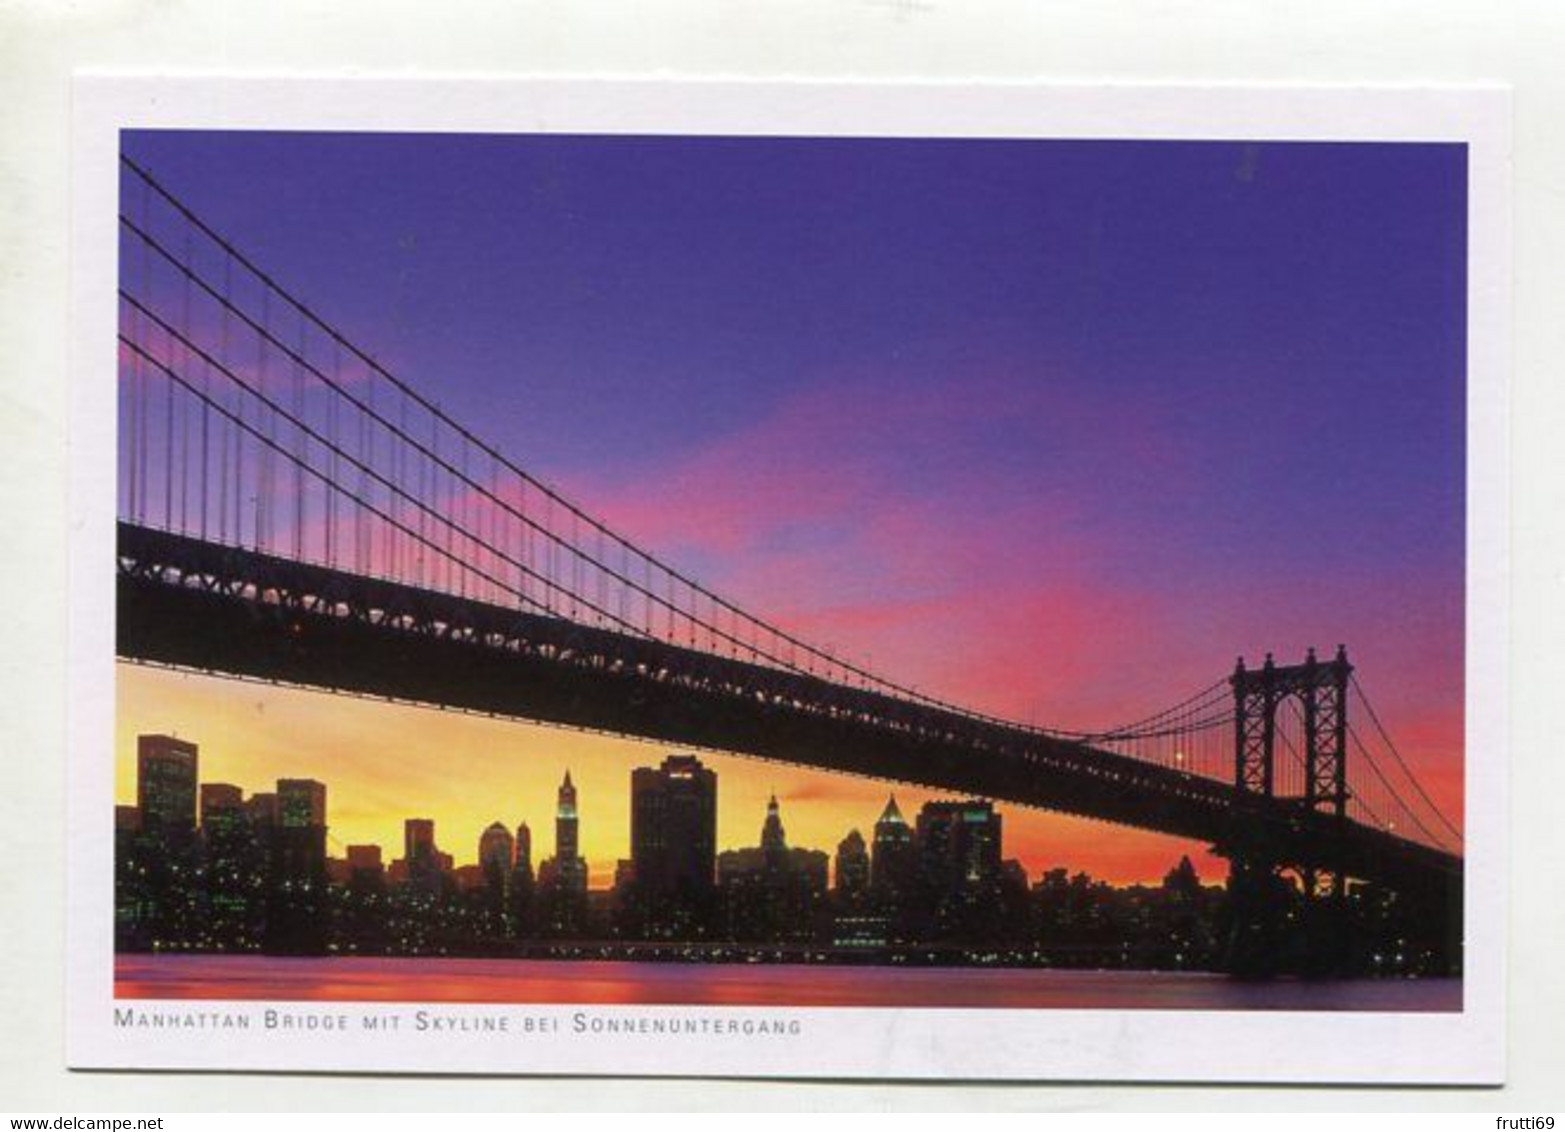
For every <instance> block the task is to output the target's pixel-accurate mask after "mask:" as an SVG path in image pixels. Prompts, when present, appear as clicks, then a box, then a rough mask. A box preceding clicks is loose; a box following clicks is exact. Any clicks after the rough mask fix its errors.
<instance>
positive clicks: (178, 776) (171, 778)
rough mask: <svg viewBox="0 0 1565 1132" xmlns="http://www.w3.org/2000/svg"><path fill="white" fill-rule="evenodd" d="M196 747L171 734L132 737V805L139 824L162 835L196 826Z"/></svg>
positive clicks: (191, 828) (185, 832)
mask: <svg viewBox="0 0 1565 1132" xmlns="http://www.w3.org/2000/svg"><path fill="white" fill-rule="evenodd" d="M196 763H197V747H196V745H195V744H194V743H187V742H185V741H184V740H183V739H176V738H175V737H174V736H172V735H140V736H138V737H137V739H136V805H137V807H138V808H139V809H140V810H141V822H142V827H143V828H144V829H146V830H148V831H149V832H151V831H154V830H156V831H157V832H159V833H161V834H163V835H166V836H177V835H182V834H188V833H190V832H193V831H194V830H195V828H196Z"/></svg>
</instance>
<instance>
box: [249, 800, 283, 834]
mask: <svg viewBox="0 0 1565 1132" xmlns="http://www.w3.org/2000/svg"><path fill="white" fill-rule="evenodd" d="M245 817H247V818H249V819H250V824H251V825H252V826H254V827H255V828H256V829H258V830H264V829H268V828H270V827H272V826H275V825H276V824H277V795H276V794H271V793H263V794H252V795H250V797H249V798H247V799H245Z"/></svg>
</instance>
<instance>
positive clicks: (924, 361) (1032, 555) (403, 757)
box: [116, 132, 1466, 882]
mask: <svg viewBox="0 0 1565 1132" xmlns="http://www.w3.org/2000/svg"><path fill="white" fill-rule="evenodd" d="M125 149H126V152H127V153H128V154H129V155H130V156H132V157H134V158H135V159H136V160H137V161H139V162H141V163H143V164H145V165H146V166H147V167H148V168H149V169H150V170H151V171H152V172H153V173H154V175H155V176H157V177H158V178H159V179H161V180H162V181H163V182H164V183H165V184H167V185H168V186H169V187H170V188H171V189H172V190H173V191H175V192H176V193H178V194H179V195H180V196H181V197H182V198H183V199H185V200H186V201H187V202H188V203H189V204H190V205H191V206H192V207H194V208H195V209H197V210H198V211H199V212H200V213H201V214H202V215H203V216H204V217H205V218H206V219H207V220H209V221H210V222H211V223H212V224H213V225H214V226H215V227H216V228H218V229H219V230H220V231H222V232H224V233H225V234H226V235H227V236H228V237H229V238H231V239H232V240H233V241H234V242H235V243H236V244H238V245H239V246H240V247H241V248H243V249H245V250H246V251H247V252H248V253H249V254H251V255H252V256H254V257H255V258H256V259H257V260H258V261H259V262H260V263H261V264H263V265H264V266H265V267H266V268H267V270H268V271H270V272H271V273H272V274H273V275H274V276H275V277H277V278H278V280H279V281H280V282H282V283H283V284H284V285H285V286H288V287H289V288H290V289H292V290H293V291H295V292H296V293H298V294H300V295H301V296H302V297H303V298H305V299H306V300H307V301H308V302H310V303H311V304H312V305H313V306H315V307H316V308H318V309H319V310H321V311H322V312H323V313H325V314H326V315H327V316H328V317H329V318H331V319H332V320H333V321H335V322H336V323H337V324H338V325H339V326H341V327H343V328H344V329H345V330H346V331H347V332H348V333H349V335H350V336H351V337H353V338H354V339H355V340H356V341H358V342H359V343H360V344H362V345H364V346H365V347H366V348H367V349H368V350H369V351H370V352H371V353H372V354H374V355H375V356H376V357H377V358H378V359H379V360H380V361H382V362H383V363H385V364H386V365H387V366H388V368H390V369H391V370H392V371H393V372H396V373H398V374H399V375H400V376H401V377H403V378H404V379H405V380H407V381H409V382H410V383H411V384H413V385H414V386H415V387H417V388H419V389H421V390H423V391H424V392H426V393H428V394H430V395H431V396H433V397H434V398H435V399H436V400H438V401H439V402H440V404H441V405H442V406H443V407H444V408H445V409H446V410H447V411H449V412H451V413H452V415H453V416H455V417H456V418H457V419H458V420H462V421H466V422H468V423H469V424H470V425H472V426H473V427H474V428H475V429H476V431H478V432H480V433H482V434H483V435H484V436H485V438H486V439H487V440H489V441H491V442H493V443H495V444H497V445H498V446H499V447H500V448H501V449H503V450H504V451H505V452H506V453H508V454H509V455H510V456H512V457H513V458H514V459H516V460H517V461H518V462H519V463H521V464H522V465H523V466H525V467H527V468H528V469H529V470H530V471H532V472H533V473H534V474H536V475H538V476H540V477H541V478H543V479H545V480H547V481H549V482H551V483H553V484H556V485H557V486H558V487H559V488H560V489H561V490H562V491H563V492H564V493H565V494H566V495H567V496H570V497H572V498H574V499H576V500H578V501H579V502H581V503H583V504H584V505H586V506H587V507H588V509H589V510H592V511H595V512H597V513H599V514H601V515H602V516H603V517H605V518H606V519H607V520H608V521H609V522H610V524H611V525H612V526H615V527H616V528H618V529H619V530H621V531H623V532H624V533H626V534H627V535H629V536H631V537H633V538H635V539H637V540H638V541H640V542H641V543H643V544H644V545H647V546H649V547H651V548H653V549H655V550H657V551H658V552H659V553H661V554H662V555H663V556H665V557H666V558H668V559H669V560H671V561H672V562H674V563H675V564H676V565H679V566H681V567H683V568H686V569H688V570H689V571H690V572H692V573H693V574H694V575H695V576H697V577H699V578H701V579H702V580H703V581H704V582H706V583H708V584H709V585H711V586H713V587H714V588H715V589H717V590H718V591H719V592H722V593H725V594H727V595H728V596H730V597H732V598H733V599H735V600H736V601H737V602H738V604H740V605H742V606H744V607H746V608H748V609H751V610H753V611H755V612H756V613H758V614H761V615H763V616H770V617H772V618H774V619H776V620H778V621H781V622H782V623H784V624H786V625H788V626H789V627H792V628H794V629H797V630H798V631H800V632H802V633H803V634H804V635H805V636H807V637H809V638H810V639H812V640H814V641H817V642H819V643H822V644H826V645H831V646H834V647H836V648H838V649H840V650H842V651H843V652H845V653H848V654H851V655H854V656H861V657H862V656H868V657H869V658H871V662H872V665H873V667H874V668H875V669H876V670H877V671H880V672H882V673H885V674H886V675H888V676H890V677H893V678H896V679H898V680H902V681H905V682H910V683H913V684H916V685H918V686H919V687H922V688H924V689H927V690H929V691H931V692H935V693H937V694H939V695H941V696H942V697H944V698H948V699H953V700H956V701H958V702H961V703H964V704H967V705H970V706H972V707H975V708H980V709H984V710H987V711H991V712H996V713H999V714H1003V715H1006V716H1009V717H1013V718H1017V719H1022V720H1026V721H1031V722H1037V723H1043V724H1048V725H1051V726H1058V727H1073V728H1086V729H1090V728H1093V727H1104V726H1108V725H1110V724H1113V723H1116V722H1119V721H1121V720H1124V719H1128V718H1134V717H1137V716H1138V715H1143V714H1146V713H1147V712H1150V711H1152V710H1155V709H1156V708H1158V707H1161V706H1163V705H1165V704H1167V703H1170V702H1173V701H1175V700H1177V699H1179V698H1181V697H1182V696H1183V695H1185V694H1187V693H1189V692H1191V691H1194V690H1195V689H1197V688H1200V687H1204V686H1206V685H1208V684H1210V683H1211V682H1212V681H1213V680H1215V679H1217V678H1218V677H1219V676H1221V675H1222V674H1223V673H1224V672H1226V671H1227V670H1229V669H1230V668H1231V667H1232V665H1233V662H1234V658H1235V656H1237V655H1239V654H1241V653H1242V654H1245V655H1246V656H1247V657H1250V658H1253V659H1256V660H1258V659H1259V658H1260V656H1261V654H1263V653H1265V652H1266V651H1268V650H1270V651H1273V652H1275V653H1276V654H1277V655H1278V657H1279V660H1289V659H1298V658H1301V657H1302V654H1303V652H1304V649H1305V648H1306V647H1307V646H1309V645H1315V646H1317V647H1319V648H1320V649H1322V650H1323V651H1324V650H1330V649H1332V648H1334V647H1335V646H1336V644H1337V643H1338V642H1346V643H1347V645H1348V646H1349V648H1350V649H1351V651H1352V654H1353V659H1354V662H1355V664H1356V665H1357V666H1358V670H1359V673H1360V675H1361V678H1362V680H1363V682H1364V684H1365V686H1366V687H1367V688H1368V689H1369V690H1370V692H1371V695H1372V696H1373V697H1374V699H1375V701H1376V704H1377V706H1378V707H1379V709H1380V711H1381V713H1382V716H1383V717H1384V718H1385V720H1386V723H1387V724H1388V725H1389V726H1390V728H1391V730H1392V731H1393V733H1394V734H1395V736H1396V737H1397V740H1398V744H1399V746H1400V748H1401V750H1402V752H1403V754H1404V755H1406V756H1407V758H1408V759H1409V761H1410V762H1411V763H1413V765H1414V767H1415V769H1417V770H1418V772H1419V773H1420V777H1421V779H1422V780H1423V781H1424V783H1425V785H1426V786H1427V787H1428V788H1429V790H1430V792H1431V793H1432V794H1433V795H1434V797H1435V799H1436V801H1437V802H1439V803H1440V804H1441V806H1442V809H1443V810H1444V811H1445V812H1446V813H1447V815H1449V816H1450V817H1452V819H1453V820H1455V821H1457V823H1458V824H1460V815H1461V772H1462V624H1463V540H1464V523H1463V506H1464V503H1463V468H1464V462H1465V450H1464V428H1465V417H1464V397H1465V392H1464V390H1465V386H1464V377H1463V374H1464V353H1465V338H1464V321H1465V300H1464V294H1465V273H1464V263H1465V239H1466V237H1465V213H1466V190H1465V167H1466V165H1465V162H1466V157H1465V151H1464V150H1463V148H1462V147H1460V146H1438V145H1405V144H1398V145H1371V144H1355V145H1330V144H1319V143H1307V144H1306V143H1295V144H1261V145H1246V144H1239V143H1106V142H1010V141H982V142H980V141H934V140H864V139H858V140H821V139H767V138H747V139H689V138H639V139H637V138H617V139H616V138H586V137H540V136H533V137H499V136H463V137H456V136H412V135H285V134H268V133H226V134H210V133H176V132H160V133H135V134H128V135H126V138H125ZM119 677H120V687H119V703H120V717H119V732H118V735H117V740H116V742H117V752H116V755H117V767H118V793H119V796H120V798H121V800H124V801H131V800H133V799H134V795H135V782H134V738H135V735H136V734H138V733H140V732H144V731H177V732H178V733H179V734H181V735H182V736H185V737H187V738H190V739H192V740H194V741H196V742H197V743H199V744H200V745H201V759H202V778H203V780H207V781H232V782H236V783H238V784H240V785H241V786H244V787H245V788H246V789H247V790H256V789H267V788H270V783H271V782H272V781H273V780H275V779H276V778H277V777H279V776H306V777H315V778H319V779H321V780H323V781H325V782H326V783H327V784H328V788H329V812H328V817H329V821H330V824H331V827H332V835H333V837H334V838H335V839H336V840H337V841H338V842H339V843H340V844H347V843H357V842H361V841H373V842H378V843H380V844H382V845H384V846H386V848H387V849H388V855H394V853H395V851H396V847H397V846H399V845H400V841H401V832H400V829H401V821H402V818H403V817H406V816H425V817H433V818H435V819H436V822H437V839H438V840H439V842H440V844H441V847H442V848H443V849H445V850H447V851H448V852H451V853H453V854H454V855H455V856H456V858H457V860H458V862H459V863H464V862H469V861H471V860H473V859H474V857H475V855H476V849H477V840H478V835H479V832H480V831H481V829H482V828H483V827H484V826H485V825H487V824H488V823H489V822H490V821H493V820H496V819H498V820H502V821H504V822H506V823H507V824H508V825H511V826H514V825H515V824H516V823H517V822H518V821H521V820H523V819H525V820H527V821H528V822H529V823H530V824H531V825H532V827H533V831H534V846H535V857H541V856H543V855H545V854H547V853H548V852H550V851H552V846H553V833H552V813H553V792H554V788H555V786H556V784H557V783H558V781H559V778H560V775H561V774H562V773H563V771H564V769H565V768H566V766H569V768H570V769H571V772H572V775H573V777H574V778H575V779H576V781H577V783H578V784H579V786H580V802H581V808H582V815H583V818H582V821H583V848H584V852H585V853H586V854H587V855H588V857H589V860H590V861H591V862H592V865H593V873H594V879H595V881H596V882H603V881H605V880H606V879H607V877H608V876H609V875H610V874H611V873H612V870H613V863H614V860H615V859H616V858H617V857H620V856H624V855H627V854H628V833H629V790H628V786H629V774H630V770H631V768H632V767H634V766H637V765H644V764H647V763H649V762H653V761H656V760H658V759H660V758H661V757H662V755H663V753H664V752H663V751H662V750H661V749H659V748H655V747H650V746H647V745H642V744H636V743H631V742H628V741H619V740H612V739H607V738H603V737H600V736H591V735H586V734H580V733H575V732H569V731H561V730H551V729H544V728H537V727H532V726H528V725H523V724H518V723H514V722H499V721H492V720H486V719H479V718H474V717H465V716H459V715H452V714H446V713H440V712H435V711H430V710H425V709H419V708H412V707H401V706H391V705H385V704H378V703H371V702H367V701H360V700H352V699H347V698H338V697H328V696H324V695H320V694H316V693H309V692H301V691H292V690H283V689H276V688H271V687H267V686H263V685H258V684H241V683H234V682H225V681H218V680H215V679H212V678H208V677H198V676H194V675H187V674H177V673H169V672H161V671H154V670H151V669H143V668H136V667H132V666H127V665H121V666H120V668H119ZM703 757H704V758H708V761H710V762H711V763H712V764H713V765H714V766H716V768H717V770H718V774H719V782H720V785H719V798H720V805H719V830H718V840H719V845H720V846H722V847H730V846H738V845H748V844H754V843H755V842H756V840H757V838H758V835H759V830H760V825H761V821H762V818H763V816H764V806H765V800H766V797H767V795H768V794H769V793H770V792H772V791H773V790H775V791H776V793H777V795H778V796H779V798H780V799H781V801H782V805H783V818H784V823H785V825H786V826H787V828H788V831H789V835H790V840H791V841H792V842H793V843H795V844H803V845H807V846H810V847H817V848H823V849H831V848H834V847H835V845H836V842H837V841H838V840H839V839H840V838H841V837H842V836H843V834H844V833H846V832H847V830H848V829H849V828H850V827H855V826H856V827H858V828H859V829H861V830H862V831H863V832H865V833H866V834H868V832H869V827H870V825H871V824H872V823H873V821H874V818H875V816H876V814H877V813H878V811H879V808H880V806H881V805H882V804H883V803H884V800H885V796H886V793H887V789H888V788H887V786H886V785H885V784H881V783H874V782H866V781H862V780H854V779H847V778H843V777H840V776H828V775H824V774H820V773H817V772H810V771H804V770H799V769H795V768H791V767H784V766H779V765H773V764H767V763H760V762H754V761H748V760H743V759H739V758H735V757H731V756H711V757H708V756H703ZM897 794H898V798H899V800H900V801H901V802H902V804H903V808H904V811H905V812H909V813H911V811H913V810H915V809H916V808H917V805H918V804H919V803H920V802H922V801H923V800H924V799H925V798H927V797H929V796H930V795H929V794H928V793H921V792H918V791H912V790H906V789H903V788H900V787H899V788H897ZM1003 809H1004V811H1005V813H1006V823H1007V824H1006V853H1007V855H1008V856H1016V857H1019V858H1020V859H1021V860H1022V861H1023V863H1024V864H1026V865H1027V866H1028V868H1029V870H1030V871H1032V872H1033V873H1034V874H1036V873H1037V871H1038V870H1040V869H1042V868H1046V867H1050V866H1053V865H1065V866H1069V867H1071V868H1073V869H1077V868H1080V869H1086V870H1087V871H1089V872H1091V873H1093V874H1094V875H1101V876H1104V877H1107V878H1109V879H1113V880H1136V879H1156V878H1158V877H1160V876H1161V875H1162V873H1163V872H1165V871H1166V870H1167V868H1168V867H1169V866H1170V865H1171V864H1172V863H1173V862H1174V861H1175V860H1177V858H1178V855H1179V854H1180V853H1181V852H1185V851H1189V852H1192V853H1193V854H1194V855H1197V857H1198V864H1200V865H1201V867H1202V871H1203V874H1204V875H1206V876H1207V877H1208V878H1209V879H1217V878H1218V877H1219V876H1220V875H1221V867H1220V865H1219V863H1217V862H1215V861H1211V860H1207V859H1204V858H1202V857H1201V856H1200V855H1199V851H1200V847H1199V846H1188V845H1185V844H1182V843H1180V842H1177V841H1173V840H1170V839H1167V838H1161V837H1156V836H1152V835H1145V834H1139V833H1135V832H1132V831H1128V830H1124V829H1120V828H1118V827H1114V826H1109V825H1104V824H1100V823H1090V822H1082V821H1076V820H1071V819H1065V818H1061V817H1058V816H1055V815H1048V814H1040V813H1029V812H1026V811H1021V810H1018V809H1016V808H1014V807H1003ZM336 851H339V852H340V850H336Z"/></svg>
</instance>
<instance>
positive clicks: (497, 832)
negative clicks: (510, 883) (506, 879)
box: [478, 822, 516, 874]
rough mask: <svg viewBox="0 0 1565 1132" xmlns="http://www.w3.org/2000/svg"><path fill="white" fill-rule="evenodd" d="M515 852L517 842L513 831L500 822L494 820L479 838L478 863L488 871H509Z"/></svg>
mask: <svg viewBox="0 0 1565 1132" xmlns="http://www.w3.org/2000/svg"><path fill="white" fill-rule="evenodd" d="M515 853H516V842H515V841H514V840H513V839H512V837H511V831H510V830H508V829H506V828H505V826H504V825H503V824H502V823H500V822H494V823H493V824H492V825H490V826H489V828H488V829H486V830H484V832H483V833H482V834H481V835H480V836H479V838H478V863H479V865H480V866H482V867H483V869H484V871H485V872H486V873H487V872H489V871H490V870H498V871H499V872H500V873H502V874H504V873H509V872H510V871H511V866H512V864H513V863H514V861H515Z"/></svg>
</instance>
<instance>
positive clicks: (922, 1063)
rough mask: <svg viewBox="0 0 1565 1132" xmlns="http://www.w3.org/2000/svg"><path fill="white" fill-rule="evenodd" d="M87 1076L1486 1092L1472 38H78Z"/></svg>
mask: <svg viewBox="0 0 1565 1132" xmlns="http://www.w3.org/2000/svg"><path fill="white" fill-rule="evenodd" d="M77 94H78V99H77V112H76V127H77V128H76V137H75V141H74V155H75V156H74V160H75V165H74V174H75V175H74V180H75V192H76V198H75V201H74V208H75V213H74V216H75V222H74V233H75V248H74V257H75V259H74V267H75V281H74V287H75V324H74V326H73V338H72V341H73V348H74V361H73V387H72V405H73V424H72V428H73V432H72V441H73V496H72V502H71V515H72V539H73V541H72V577H71V593H72V610H73V621H72V640H71V679H72V692H73V695H72V704H73V708H72V720H71V728H72V731H71V750H70V771H69V773H70V776H71V791H70V797H71V814H70V837H69V844H68V846H67V847H66V848H67V850H68V859H69V873H70V876H69V883H70V886H71V888H70V892H71V900H70V904H71V921H70V924H69V941H68V942H69V969H70V988H69V991H70V996H69V1006H70V1012H71V1017H70V1027H69V1042H70V1048H69V1051H68V1054H69V1060H70V1064H72V1065H73V1066H76V1067H82V1068H92V1067H143V1068H188V1069H217V1070H223V1069H230V1070H249V1069H269V1070H311V1071H380V1072H411V1073H421V1072H439V1073H452V1072H475V1073H561V1072H566V1073H591V1074H699V1075H746V1076H757V1075H762V1076H809V1077H854V1078H987V1079H1002V1078H1018V1079H1077V1080H1081V1079H1101V1080H1210V1081H1328V1082H1385V1083H1391V1082H1432V1083H1433V1082H1450V1083H1456V1082H1468V1083H1482V1082H1495V1081H1498V1080H1500V1079H1501V1077H1502V1075H1503V1048H1502V1043H1501V1034H1502V1028H1501V1027H1502V1021H1503V1014H1502V980H1501V970H1500V961H1501V954H1502V943H1503V920H1504V907H1503V869H1502V860H1503V856H1504V852H1505V840H1504V836H1505V835H1504V826H1503V821H1502V815H1503V803H1504V761H1505V748H1504V735H1505V726H1504V717H1503V703H1504V687H1505V684H1504V643H1505V624H1504V617H1503V610H1504V605H1503V599H1502V586H1503V579H1504V553H1503V547H1504V507H1505V497H1504V490H1503V484H1504V443H1505V438H1504V429H1503V411H1504V397H1505V388H1506V364H1507V356H1506V318H1507V315H1506V302H1507V296H1506V278H1507V275H1506V263H1507V258H1506V257H1507V250H1506V241H1507V239H1508V229H1507V212H1506V193H1507V182H1506V178H1507V175H1508V173H1507V169H1508V145H1509V142H1508V108H1507V104H1506V101H1505V99H1504V96H1503V94H1502V93H1499V92H1495V91H1482V90H1474V91H1460V90H1439V91H1434V90H1431V91H1384V90H1382V91H1376V90H1349V89H1313V90H1303V89H1299V90H1281V89H1277V90H1270V89H1268V90H1259V89H1257V90H1241V89H1218V88H1213V89H1154V88H1114V87H1107V86H1105V87H1051V86H1046V85H983V84H972V85H938V86H937V85H926V86H920V85H878V84H840V85H823V84H808V83H792V84H790V83H744V82H727V83H713V82H707V83H703V82H671V81H670V82H614V81H607V80H601V81H590V80H572V81H564V80H542V79H527V80H524V79H517V80H485V81H476V80H475V81H455V80H452V81H445V80H440V81H436V80H417V81H415V80H395V81H393V80H384V81H382V80H365V79H359V80H337V79H326V78H291V79H288V78H275V79H224V78H193V77H192V78H168V77H159V78H154V77H130V76H84V77H82V78H80V79H79V80H78V91H77Z"/></svg>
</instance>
